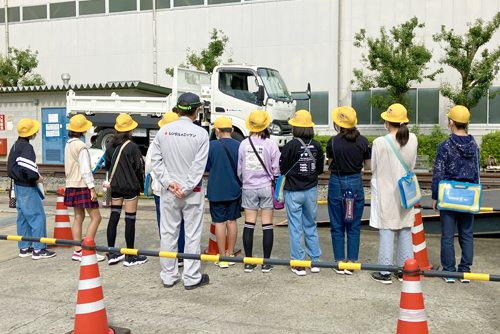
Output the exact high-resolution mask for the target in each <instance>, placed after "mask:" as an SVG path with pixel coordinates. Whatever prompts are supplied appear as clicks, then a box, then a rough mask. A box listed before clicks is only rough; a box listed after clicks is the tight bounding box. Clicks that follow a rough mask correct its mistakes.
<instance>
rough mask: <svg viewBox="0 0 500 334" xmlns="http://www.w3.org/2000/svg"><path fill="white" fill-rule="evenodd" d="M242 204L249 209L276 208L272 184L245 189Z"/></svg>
mask: <svg viewBox="0 0 500 334" xmlns="http://www.w3.org/2000/svg"><path fill="white" fill-rule="evenodd" d="M241 206H242V207H244V208H245V209H249V210H259V208H261V209H263V210H272V209H274V202H273V195H272V193H271V186H269V187H265V188H261V189H243V192H242V196H241Z"/></svg>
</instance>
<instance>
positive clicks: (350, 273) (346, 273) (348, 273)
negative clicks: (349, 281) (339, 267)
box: [344, 269, 354, 275]
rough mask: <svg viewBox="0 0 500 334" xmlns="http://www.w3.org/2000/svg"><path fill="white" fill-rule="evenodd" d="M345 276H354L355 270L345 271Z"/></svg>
mask: <svg viewBox="0 0 500 334" xmlns="http://www.w3.org/2000/svg"><path fill="white" fill-rule="evenodd" d="M344 274H345V275H352V274H354V270H349V269H344Z"/></svg>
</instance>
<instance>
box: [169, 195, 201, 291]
mask: <svg viewBox="0 0 500 334" xmlns="http://www.w3.org/2000/svg"><path fill="white" fill-rule="evenodd" d="M204 193H205V192H204V191H203V189H202V191H201V192H199V193H191V194H190V195H189V196H187V197H185V198H183V199H178V198H175V197H174V194H173V193H172V192H171V191H169V190H165V189H162V190H161V198H160V211H161V217H160V220H161V225H160V234H161V244H160V250H161V251H163V252H177V240H178V238H179V231H180V225H181V220H182V218H184V230H185V232H186V238H185V240H186V244H185V246H184V252H185V253H189V254H200V240H201V232H202V228H203V214H204V212H205V198H204V196H203V194H204ZM160 263H161V267H162V269H163V270H162V271H161V273H160V277H161V279H162V280H163V283H165V284H173V283H174V282H175V281H176V280H177V279H179V276H180V275H179V269H178V267H177V259H170V258H161V259H160ZM182 280H183V281H184V286H190V285H195V284H198V283H199V282H200V280H201V273H200V261H195V260H188V259H186V260H184V271H183V273H182Z"/></svg>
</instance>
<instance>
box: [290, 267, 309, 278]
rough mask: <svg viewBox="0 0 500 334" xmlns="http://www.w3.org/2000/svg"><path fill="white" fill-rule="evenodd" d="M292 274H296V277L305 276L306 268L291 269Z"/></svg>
mask: <svg viewBox="0 0 500 334" xmlns="http://www.w3.org/2000/svg"><path fill="white" fill-rule="evenodd" d="M292 273H295V274H297V276H306V268H304V267H292Z"/></svg>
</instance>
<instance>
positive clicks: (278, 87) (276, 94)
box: [257, 68, 293, 102]
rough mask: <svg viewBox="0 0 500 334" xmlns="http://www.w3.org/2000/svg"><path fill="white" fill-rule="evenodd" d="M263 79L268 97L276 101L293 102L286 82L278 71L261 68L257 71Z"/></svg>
mask: <svg viewBox="0 0 500 334" xmlns="http://www.w3.org/2000/svg"><path fill="white" fill-rule="evenodd" d="M257 72H258V73H259V75H260V76H261V78H262V82H263V83H264V87H266V91H267V95H269V97H270V98H273V99H275V100H276V101H284V102H292V101H293V99H292V96H291V95H290V93H289V92H288V89H287V88H286V85H285V82H284V81H283V79H282V78H281V75H280V73H279V72H278V71H276V70H272V69H270V68H259V69H258V70H257Z"/></svg>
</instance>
